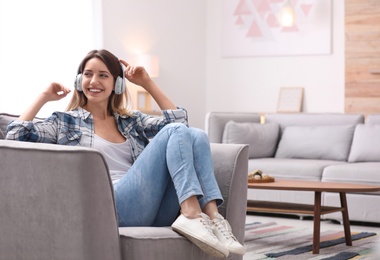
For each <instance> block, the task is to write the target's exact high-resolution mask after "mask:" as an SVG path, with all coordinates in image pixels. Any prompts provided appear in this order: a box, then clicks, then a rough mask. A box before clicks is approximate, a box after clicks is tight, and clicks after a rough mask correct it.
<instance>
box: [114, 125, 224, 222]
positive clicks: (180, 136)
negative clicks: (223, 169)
mask: <svg viewBox="0 0 380 260" xmlns="http://www.w3.org/2000/svg"><path fill="white" fill-rule="evenodd" d="M114 193H115V203H116V211H117V215H118V221H119V226H121V227H126V226H170V225H171V224H172V223H173V222H174V221H175V219H176V217H177V216H178V213H179V210H180V204H181V203H182V202H183V201H184V200H186V199H188V198H190V197H191V196H194V195H195V196H197V198H198V201H199V204H200V206H201V208H203V207H204V206H205V205H206V204H207V203H208V202H210V201H212V200H216V203H217V205H218V206H219V205H220V204H222V202H223V198H222V195H221V193H220V190H219V187H218V184H217V182H216V179H215V176H214V168H213V162H212V158H211V151H210V143H209V140H208V137H207V135H206V133H205V132H204V131H202V130H200V129H197V128H188V127H187V126H185V125H183V124H180V123H171V124H168V125H166V126H165V127H164V128H163V129H161V131H160V132H159V133H158V134H157V135H156V136H155V137H154V138H153V139H152V140H151V142H150V143H149V144H148V146H147V147H146V148H145V149H144V151H143V152H142V153H141V154H140V155H139V157H138V158H137V159H136V161H135V162H134V163H133V165H132V167H131V168H130V169H129V171H128V172H127V173H126V175H124V176H123V178H121V179H120V180H119V181H118V182H117V183H116V184H115V185H114Z"/></svg>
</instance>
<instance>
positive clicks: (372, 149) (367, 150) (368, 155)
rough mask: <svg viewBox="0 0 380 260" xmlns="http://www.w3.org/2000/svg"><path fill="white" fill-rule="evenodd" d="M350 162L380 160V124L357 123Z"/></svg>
mask: <svg viewBox="0 0 380 260" xmlns="http://www.w3.org/2000/svg"><path fill="white" fill-rule="evenodd" d="M348 161H349V162H380V125H375V124H374V125H362V124H361V125H357V126H356V129H355V134H354V139H353V141H352V147H351V152H350V156H349V158H348Z"/></svg>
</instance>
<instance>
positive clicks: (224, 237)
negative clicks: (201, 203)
mask: <svg viewBox="0 0 380 260" xmlns="http://www.w3.org/2000/svg"><path fill="white" fill-rule="evenodd" d="M212 230H213V232H214V234H215V236H216V237H217V238H218V239H219V241H220V242H221V243H222V244H223V245H224V246H225V247H227V249H228V251H230V252H231V253H234V254H238V255H244V254H245V247H244V246H242V245H241V244H240V243H239V241H238V240H237V239H236V237H235V236H234V235H233V234H232V231H231V226H230V223H228V221H227V220H225V219H224V218H223V216H222V215H220V214H219V213H217V212H216V213H215V218H214V219H213V220H212Z"/></svg>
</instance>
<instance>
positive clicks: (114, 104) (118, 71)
mask: <svg viewBox="0 0 380 260" xmlns="http://www.w3.org/2000/svg"><path fill="white" fill-rule="evenodd" d="M93 58H98V59H100V60H101V61H103V62H104V64H105V65H106V66H107V68H108V70H109V71H110V73H111V74H112V76H113V78H114V82H116V78H117V77H123V76H124V75H123V73H124V71H123V68H122V65H121V64H120V61H119V59H118V58H117V57H116V56H115V55H113V54H112V53H111V52H109V51H107V50H104V49H103V50H92V51H90V52H89V53H88V54H87V55H86V57H84V59H83V60H82V62H81V63H80V64H79V68H78V74H81V73H83V70H84V68H85V66H86V63H87V61H89V60H90V59H93ZM128 101H130V99H129V95H128V90H127V88H125V91H124V92H123V93H122V94H120V95H116V94H115V92H112V94H111V96H110V97H109V99H108V113H109V114H110V115H114V113H118V114H119V115H131V112H130V108H129V106H130V102H128ZM86 104H87V97H86V96H85V95H84V94H83V91H78V90H76V89H74V93H73V96H72V98H71V100H70V102H69V104H68V105H67V108H66V111H70V110H74V109H77V108H78V107H84V106H85V105H86Z"/></svg>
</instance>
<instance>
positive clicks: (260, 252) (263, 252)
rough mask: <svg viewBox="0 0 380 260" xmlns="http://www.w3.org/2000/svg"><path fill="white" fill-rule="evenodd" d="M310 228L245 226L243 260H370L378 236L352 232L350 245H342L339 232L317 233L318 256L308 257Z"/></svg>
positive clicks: (274, 225) (310, 250) (310, 240)
mask: <svg viewBox="0 0 380 260" xmlns="http://www.w3.org/2000/svg"><path fill="white" fill-rule="evenodd" d="M312 239H313V229H312V227H291V226H285V225H278V224H277V223H275V222H269V223H250V224H247V225H246V230H245V238H244V243H245V247H246V248H247V253H246V254H245V255H244V258H243V259H244V260H255V259H292V260H294V259H296V260H298V259H300V260H303V259H313V260H314V259H331V260H332V259H334V260H345V259H373V248H374V247H375V246H376V245H377V243H378V239H379V236H377V234H376V233H372V232H352V246H346V244H345V240H344V232H343V226H342V231H331V230H330V231H328V230H327V231H324V230H322V231H321V246H320V251H319V254H312Z"/></svg>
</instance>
